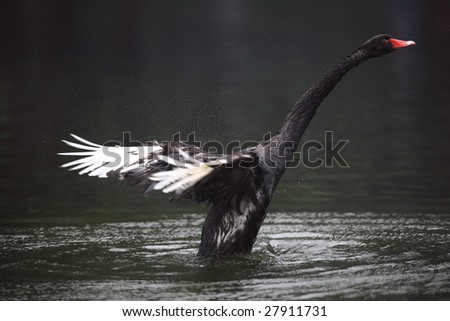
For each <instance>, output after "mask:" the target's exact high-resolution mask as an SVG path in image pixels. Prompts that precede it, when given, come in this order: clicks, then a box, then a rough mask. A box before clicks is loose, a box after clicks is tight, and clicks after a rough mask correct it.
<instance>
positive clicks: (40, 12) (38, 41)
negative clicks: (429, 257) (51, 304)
mask: <svg viewBox="0 0 450 321" xmlns="http://www.w3.org/2000/svg"><path fill="white" fill-rule="evenodd" d="M1 6H2V8H1V13H0V15H1V29H0V37H1V38H0V39H1V44H2V46H1V50H0V62H1V73H0V111H1V113H0V115H1V117H0V126H1V132H0V162H1V163H0V164H1V167H2V171H1V173H0V184H1V187H0V189H1V194H0V195H1V196H0V197H1V198H0V202H1V208H2V210H1V220H2V221H3V222H4V223H11V224H16V223H23V222H25V223H26V222H30V221H31V222H35V223H36V222H37V223H39V224H46V223H49V224H63V223H67V222H69V223H73V222H76V221H77V220H79V222H86V221H117V220H145V219H146V218H147V217H148V215H158V216H159V215H169V216H170V214H171V213H174V212H180V211H182V212H192V211H195V212H198V211H205V209H204V208H203V207H201V206H200V207H199V206H197V205H193V204H191V203H189V202H181V204H172V203H166V201H165V199H166V195H155V196H152V197H151V198H150V199H149V200H146V199H144V198H142V197H140V196H139V193H140V191H139V190H137V189H136V188H135V189H131V188H128V186H126V184H124V183H121V182H116V181H111V180H98V179H97V180H96V179H93V178H87V177H79V176H78V175H77V174H75V173H69V172H66V171H65V170H63V169H60V168H58V167H59V166H60V165H61V164H62V163H64V162H65V161H67V159H65V158H63V157H61V156H56V153H57V152H60V151H66V150H67V147H66V146H64V144H63V143H61V141H60V139H67V138H69V135H68V134H69V133H75V134H78V135H80V136H82V137H85V138H87V139H90V140H92V141H97V142H100V143H102V142H105V141H107V140H111V139H113V140H120V139H121V137H122V132H124V131H129V132H131V134H132V138H133V139H136V140H141V141H147V140H151V139H157V140H167V139H170V138H171V137H172V134H174V133H176V132H178V131H180V132H181V133H182V135H187V134H189V133H191V132H192V131H195V132H196V137H197V138H198V139H200V140H201V141H203V142H204V141H205V140H217V141H220V142H222V143H224V144H226V143H227V142H229V141H231V140H236V139H238V140H241V141H245V140H256V141H259V140H261V139H262V137H263V134H264V133H267V132H269V131H271V132H272V133H273V134H275V133H276V132H277V130H278V128H279V127H280V126H281V124H282V122H283V119H284V117H285V115H286V114H287V113H288V112H289V110H290V109H291V107H292V106H293V104H294V103H295V101H296V99H298V97H299V96H300V95H301V94H302V93H303V92H304V91H305V90H306V89H307V88H308V86H310V85H311V84H312V83H313V82H314V81H316V80H317V79H319V78H320V77H321V75H323V74H324V73H325V72H326V71H327V70H328V69H329V68H330V67H332V66H333V65H334V64H336V63H338V62H339V61H340V59H342V58H343V57H345V56H346V55H347V54H348V53H349V52H350V51H351V50H353V49H355V48H356V47H358V46H359V45H360V44H361V43H362V42H364V41H365V40H367V39H368V38H370V37H371V36H373V35H375V34H379V33H389V34H392V35H393V36H395V37H397V38H400V39H406V40H410V39H411V40H415V41H416V43H417V46H416V47H413V48H408V49H405V50H401V51H400V52H396V53H393V54H391V55H389V56H386V57H382V58H380V59H377V60H373V61H370V62H368V63H366V64H364V65H362V66H360V67H358V68H357V70H355V71H352V72H351V74H349V75H348V76H347V77H346V78H345V79H344V80H343V81H342V82H341V83H340V84H339V85H338V86H337V88H336V89H335V90H334V92H333V93H332V94H331V95H330V97H328V98H327V100H326V101H325V102H324V103H323V105H322V106H321V107H320V109H319V112H318V114H317V116H316V118H315V119H314V120H313V122H312V124H311V126H310V128H309V129H308V130H307V132H306V135H305V137H304V141H306V140H311V139H314V140H318V141H322V142H323V139H324V132H325V131H326V130H332V131H334V135H335V138H336V139H348V140H350V142H349V143H348V144H347V146H346V147H345V148H344V150H343V156H344V157H345V159H346V161H347V162H348V163H349V165H350V168H319V169H314V170H311V169H306V168H304V167H300V168H297V169H292V170H289V171H287V172H286V174H285V176H284V178H283V180H282V181H281V183H280V185H279V187H278V189H277V192H276V195H275V197H274V199H273V203H272V205H271V210H272V211H283V210H284V211H287V210H293V211H298V210H302V211H303V210H304V211H319V212H320V211H338V212H339V211H354V212H363V211H364V212H365V211H368V212H380V213H396V212H401V213H448V210H449V205H450V200H449V197H450V188H449V184H448V182H449V179H450V170H449V166H448V164H449V160H450V150H449V144H448V138H449V132H450V126H449V123H450V108H449V79H450V77H449V73H448V71H449V70H450V66H449V59H448V57H449V56H448V53H449V46H450V45H449V43H450V37H449V31H450V30H449V29H450V28H449V22H448V12H450V11H449V9H450V6H449V1H370V2H366V1H346V2H345V3H341V2H336V1H314V2H307V1H282V2H280V1H195V2H192V1H4V2H2V4H1ZM319 156H320V155H319Z"/></svg>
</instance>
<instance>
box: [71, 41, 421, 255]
mask: <svg viewBox="0 0 450 321" xmlns="http://www.w3.org/2000/svg"><path fill="white" fill-rule="evenodd" d="M410 45H414V42H412V41H402V40H397V39H393V38H392V37H391V36H388V35H378V36H375V37H373V38H371V39H370V40H368V41H367V42H366V43H364V44H363V45H362V46H361V47H360V48H358V49H357V50H355V51H354V52H352V53H351V54H350V55H349V56H348V57H347V58H345V59H344V60H343V61H342V62H341V63H340V64H338V65H337V66H335V67H334V68H332V69H331V70H330V71H329V72H327V73H326V74H325V76H324V77H323V78H322V79H320V80H319V81H318V82H317V83H315V84H314V85H313V86H312V87H311V88H309V89H308V90H307V91H306V92H305V93H304V94H303V96H302V97H301V98H300V99H299V100H298V101H297V103H296V104H295V106H294V108H293V109H292V111H291V112H290V113H289V114H288V115H287V117H286V120H285V121H284V124H283V126H282V127H281V129H280V132H279V133H278V135H276V136H274V137H272V138H271V139H270V140H269V141H266V142H263V143H261V144H259V145H258V146H256V147H252V148H249V149H246V150H243V151H241V152H240V153H237V154H232V155H220V156H219V155H210V154H207V153H204V152H203V151H201V150H200V149H198V148H195V147H193V146H189V145H187V144H186V143H180V142H178V143H171V144H166V145H158V146H157V148H156V149H155V148H154V149H153V150H152V151H150V152H148V156H147V157H146V158H145V159H142V158H140V159H139V160H138V161H136V162H135V163H130V164H126V165H124V166H122V167H118V166H116V167H115V168H114V169H113V170H111V169H110V170H103V171H100V172H99V171H98V170H99V169H100V170H101V169H102V168H105V167H106V166H105V165H104V163H105V162H107V161H105V160H104V159H102V164H100V165H98V163H97V165H96V164H94V161H95V160H97V161H98V159H97V158H98V157H99V156H98V155H97V154H95V152H98V149H99V148H97V150H95V151H93V152H91V154H89V155H92V156H89V157H91V158H92V159H91V158H89V159H88V160H86V161H84V163H85V164H87V165H86V166H89V165H91V164H94V165H91V166H92V167H88V168H87V169H86V170H85V171H82V172H80V174H82V173H83V172H91V173H90V174H93V176H99V177H106V176H116V175H120V176H121V177H123V178H129V179H132V180H134V181H136V182H137V183H138V184H142V185H145V193H150V192H152V191H153V190H155V189H161V190H163V191H164V192H175V193H176V196H175V198H180V197H183V198H189V199H193V200H196V201H198V202H207V203H209V205H210V209H209V213H208V215H207V217H206V220H205V223H204V225H203V230H202V238H201V243H200V247H199V251H198V254H199V255H201V256H221V255H234V254H238V253H248V252H250V251H251V250H252V247H253V244H254V243H255V240H256V236H257V234H258V231H259V229H260V227H261V224H262V223H263V221H264V218H265V216H266V211H267V207H268V206H269V203H270V201H271V199H272V195H273V192H274V190H275V188H276V186H277V184H278V182H279V180H280V178H281V176H282V175H283V173H284V171H285V169H286V164H287V163H288V162H289V161H290V160H292V156H293V153H294V152H295V150H296V148H297V146H298V145H299V143H300V140H301V138H302V136H303V133H304V132H305V130H306V128H307V127H308V125H309V123H310V121H311V119H312V118H313V117H314V115H315V113H316V110H317V108H318V107H319V105H320V104H321V102H322V101H323V100H324V99H325V97H326V96H327V95H328V94H329V93H330V92H331V91H332V90H333V88H334V87H335V86H336V84H337V83H338V82H339V81H340V80H341V79H342V77H343V76H344V75H345V74H346V73H347V72H348V71H349V70H351V69H352V68H354V67H356V66H357V65H359V64H360V63H361V62H363V61H366V60H367V59H370V58H373V57H378V56H381V55H384V54H387V53H389V52H391V51H394V50H395V49H398V48H403V47H407V46H410ZM74 137H75V138H77V139H78V140H79V141H81V142H83V143H86V144H87V145H85V149H89V148H90V149H91V150H93V148H94V147H93V146H95V144H93V143H90V142H87V141H85V140H82V139H81V138H79V137H77V136H74ZM69 145H71V146H74V147H77V148H81V147H80V145H78V144H74V143H70V144H69ZM91 146H92V147H91ZM97 146H100V145H97ZM66 154H68V155H75V153H66ZM94 154H95V155H94ZM78 155H88V154H87V153H86V152H85V153H84V154H78ZM94 156H95V157H97V158H95V157H94ZM79 163H81V161H79V162H78V163H76V162H72V163H69V164H66V166H72V165H74V164H79ZM180 163H183V164H190V165H192V164H194V165H197V166H198V167H199V168H198V169H197V170H196V169H191V167H188V168H186V167H185V166H184V165H180ZM136 164H142V165H145V166H136ZM132 165H133V166H132ZM190 165H189V166H190ZM205 165H206V166H205ZM202 166H205V168H204V170H203V169H202ZM77 168H82V166H81V165H79V167H75V168H74V169H77ZM183 170H184V171H183ZM99 173H100V174H99ZM101 175H103V176H101Z"/></svg>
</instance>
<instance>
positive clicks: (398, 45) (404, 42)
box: [389, 38, 416, 49]
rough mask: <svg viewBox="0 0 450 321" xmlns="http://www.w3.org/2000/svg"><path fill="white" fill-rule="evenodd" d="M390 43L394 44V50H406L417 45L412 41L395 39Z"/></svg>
mask: <svg viewBox="0 0 450 321" xmlns="http://www.w3.org/2000/svg"><path fill="white" fill-rule="evenodd" d="M389 42H390V43H391V44H392V46H393V47H394V49H400V48H405V47H409V46H415V45H416V43H415V42H414V41H412V40H399V39H395V38H391V39H389Z"/></svg>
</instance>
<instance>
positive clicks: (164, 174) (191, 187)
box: [59, 134, 257, 203]
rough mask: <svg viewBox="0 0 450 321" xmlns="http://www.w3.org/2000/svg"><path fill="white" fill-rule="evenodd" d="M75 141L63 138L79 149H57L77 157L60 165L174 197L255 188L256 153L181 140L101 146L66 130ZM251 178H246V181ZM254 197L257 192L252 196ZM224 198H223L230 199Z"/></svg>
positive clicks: (207, 197) (218, 196) (218, 195)
mask: <svg viewBox="0 0 450 321" xmlns="http://www.w3.org/2000/svg"><path fill="white" fill-rule="evenodd" d="M71 136H72V137H73V138H74V139H75V140H76V142H70V141H66V140H63V142H64V143H66V144H67V145H69V146H71V147H74V148H77V149H78V150H79V151H75V152H65V153H59V155H64V156H75V157H80V158H78V159H76V160H74V161H71V162H69V163H66V164H64V165H62V167H65V168H68V169H69V170H80V172H79V174H80V175H83V174H88V175H89V176H96V177H99V178H107V177H114V176H117V177H119V178H121V179H129V180H131V181H133V182H134V183H135V184H138V185H143V186H144V187H145V190H144V193H146V194H147V193H150V192H152V191H153V190H162V191H163V192H164V193H171V192H173V193H175V198H180V197H184V198H190V199H194V200H196V201H199V202H203V201H208V202H212V203H215V202H217V201H218V200H221V201H225V199H223V197H227V198H230V197H231V198H232V197H234V196H237V198H236V200H235V201H236V202H238V201H239V196H238V195H239V194H240V195H248V193H249V192H250V191H248V190H247V189H252V190H253V189H254V187H253V186H254V184H253V183H252V181H253V177H254V164H256V163H257V159H256V158H257V156H256V154H252V153H244V152H242V153H236V154H232V155H215V154H208V153H205V152H204V151H203V150H201V149H200V148H198V147H196V146H194V145H190V144H188V143H184V142H171V143H167V144H159V143H157V142H152V143H151V144H149V145H145V146H130V147H123V146H104V145H99V144H95V143H92V142H90V141H87V140H85V139H83V138H81V137H79V136H76V135H73V134H71ZM249 182H250V184H249ZM250 194H252V195H256V194H255V193H250ZM255 197H256V196H255ZM230 201H231V199H230V200H227V202H230Z"/></svg>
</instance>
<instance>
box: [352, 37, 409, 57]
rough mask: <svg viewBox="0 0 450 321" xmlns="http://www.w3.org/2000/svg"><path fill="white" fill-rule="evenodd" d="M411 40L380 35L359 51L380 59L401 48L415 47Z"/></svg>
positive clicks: (371, 39) (366, 43)
mask: <svg viewBox="0 0 450 321" xmlns="http://www.w3.org/2000/svg"><path fill="white" fill-rule="evenodd" d="M415 44H416V43H415V42H414V41H411V40H399V39H395V38H393V37H392V36H389V35H378V36H375V37H373V38H370V39H369V40H367V41H366V42H365V43H364V44H363V45H362V46H361V47H360V48H359V49H360V50H365V51H367V52H368V53H369V55H370V57H379V56H382V55H385V54H388V53H390V52H392V51H394V50H397V49H400V48H406V47H409V46H414V45H415Z"/></svg>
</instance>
